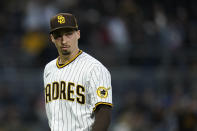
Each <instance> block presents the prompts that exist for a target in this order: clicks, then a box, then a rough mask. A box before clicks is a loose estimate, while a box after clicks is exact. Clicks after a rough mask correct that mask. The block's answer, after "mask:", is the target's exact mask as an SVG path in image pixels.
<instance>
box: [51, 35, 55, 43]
mask: <svg viewBox="0 0 197 131" xmlns="http://www.w3.org/2000/svg"><path fill="white" fill-rule="evenodd" d="M50 39H51V41H52V42H53V43H55V39H54V37H53V35H52V34H50Z"/></svg>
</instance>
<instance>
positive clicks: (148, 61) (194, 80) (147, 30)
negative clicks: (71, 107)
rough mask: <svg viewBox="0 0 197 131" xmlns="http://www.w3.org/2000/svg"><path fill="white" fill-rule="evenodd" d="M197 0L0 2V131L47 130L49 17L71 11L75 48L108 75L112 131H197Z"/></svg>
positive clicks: (51, 54)
mask: <svg viewBox="0 0 197 131" xmlns="http://www.w3.org/2000/svg"><path fill="white" fill-rule="evenodd" d="M196 7H197V1H196V0H83V1H82V0H56V1H54V0H3V1H0V29H1V31H0V56H1V59H0V131H49V128H48V123H47V118H46V114H45V107H44V90H43V89H44V87H43V80H42V75H43V74H42V73H43V69H44V66H45V64H46V63H48V62H49V61H50V60H52V59H55V58H56V57H57V55H58V54H57V51H56V48H55V46H54V45H53V44H52V43H51V42H50V39H49V33H48V32H49V19H50V17H51V16H53V15H55V14H56V13H59V12H70V13H74V14H75V15H76V17H77V19H78V23H79V29H80V30H81V39H80V40H79V46H80V48H81V49H82V50H83V51H85V52H87V53H89V54H91V55H92V56H94V57H95V58H97V59H98V60H99V61H101V62H102V63H103V64H104V65H105V66H106V67H107V68H108V69H109V71H110V72H111V75H112V86H113V103H114V108H113V119H112V123H111V125H110V131H197V124H196V123H197V8H196Z"/></svg>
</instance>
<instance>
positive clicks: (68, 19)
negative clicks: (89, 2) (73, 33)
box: [50, 13, 78, 33]
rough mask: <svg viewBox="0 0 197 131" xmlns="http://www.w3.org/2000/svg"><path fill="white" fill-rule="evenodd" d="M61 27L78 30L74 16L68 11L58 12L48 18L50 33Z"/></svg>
mask: <svg viewBox="0 0 197 131" xmlns="http://www.w3.org/2000/svg"><path fill="white" fill-rule="evenodd" d="M62 28H66V29H76V30H78V25H77V20H76V18H75V16H74V15H72V14H70V13H59V14H57V15H55V16H53V17H52V18H51V19H50V33H52V32H54V31H56V30H58V29H62Z"/></svg>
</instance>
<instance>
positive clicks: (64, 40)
mask: <svg viewBox="0 0 197 131" xmlns="http://www.w3.org/2000/svg"><path fill="white" fill-rule="evenodd" d="M67 41H68V38H67V36H66V35H62V43H67Z"/></svg>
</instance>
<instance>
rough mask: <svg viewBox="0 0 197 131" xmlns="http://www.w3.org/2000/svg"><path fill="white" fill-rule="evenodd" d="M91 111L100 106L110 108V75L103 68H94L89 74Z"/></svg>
mask: <svg viewBox="0 0 197 131" xmlns="http://www.w3.org/2000/svg"><path fill="white" fill-rule="evenodd" d="M88 93H89V95H90V101H91V105H92V107H93V111H94V110H95V109H96V108H97V106H98V105H100V104H105V105H109V106H112V86H111V75H110V73H109V71H108V70H107V69H106V68H105V67H104V66H101V65H99V66H94V67H93V68H92V70H91V71H90V73H89V87H88Z"/></svg>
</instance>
